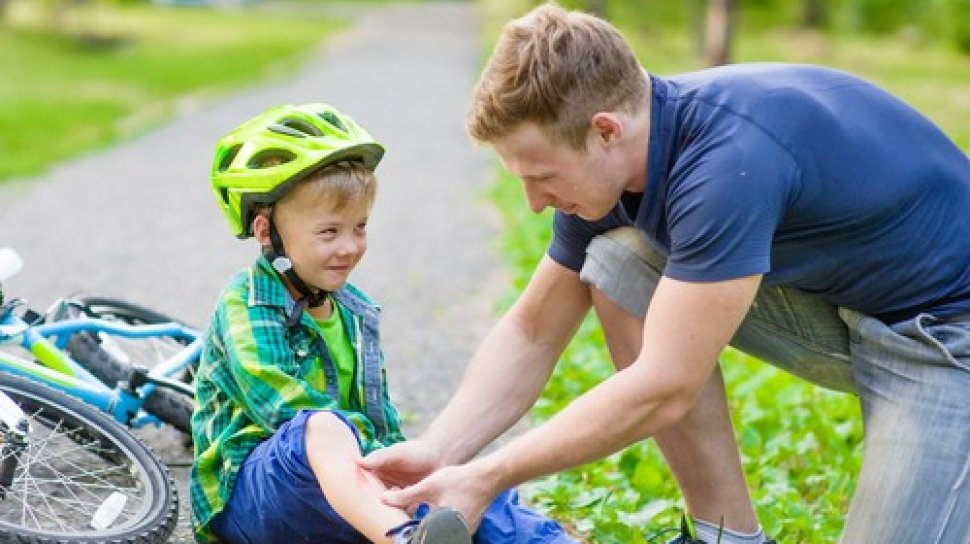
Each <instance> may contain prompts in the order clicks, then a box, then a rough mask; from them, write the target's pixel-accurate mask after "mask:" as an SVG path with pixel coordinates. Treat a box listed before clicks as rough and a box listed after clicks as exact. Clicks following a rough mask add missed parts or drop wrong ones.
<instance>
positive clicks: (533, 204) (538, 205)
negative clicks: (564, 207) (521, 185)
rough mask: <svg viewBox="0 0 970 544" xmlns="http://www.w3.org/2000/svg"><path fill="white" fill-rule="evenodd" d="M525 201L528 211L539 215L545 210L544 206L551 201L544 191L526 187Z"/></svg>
mask: <svg viewBox="0 0 970 544" xmlns="http://www.w3.org/2000/svg"><path fill="white" fill-rule="evenodd" d="M525 199H526V200H527V201H528V202H529V209H531V210H532V212H533V213H539V212H541V211H542V210H544V209H546V206H548V205H549V204H550V202H551V201H552V199H551V197H550V196H549V195H548V194H547V193H546V192H545V191H544V190H542V189H538V188H535V187H528V186H526V188H525Z"/></svg>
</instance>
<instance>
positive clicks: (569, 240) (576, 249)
mask: <svg viewBox="0 0 970 544" xmlns="http://www.w3.org/2000/svg"><path fill="white" fill-rule="evenodd" d="M624 224H625V223H624V222H623V220H622V219H621V213H620V210H619V205H617V208H614V209H613V210H612V211H611V212H610V213H609V214H607V215H606V217H604V218H602V219H599V220H597V221H586V220H585V219H582V218H580V217H579V216H576V215H567V214H565V213H562V212H561V211H559V210H556V213H555V215H554V216H553V220H552V240H551V241H550V243H549V249H548V250H547V251H546V253H547V254H548V255H549V257H550V258H552V260H554V261H556V262H557V263H559V264H561V265H562V266H564V267H566V268H568V269H570V270H573V271H575V272H579V271H580V270H581V269H582V268H583V263H584V262H586V247H587V246H588V245H589V242H590V240H592V239H593V238H594V237H595V236H597V235H598V234H601V233H604V232H606V231H608V230H611V229H613V228H616V227H619V226H622V225H624Z"/></svg>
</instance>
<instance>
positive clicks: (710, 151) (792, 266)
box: [548, 64, 970, 322]
mask: <svg viewBox="0 0 970 544" xmlns="http://www.w3.org/2000/svg"><path fill="white" fill-rule="evenodd" d="M651 82H652V85H653V96H652V111H651V123H652V125H651V134H650V143H649V155H648V159H647V160H648V165H647V184H646V192H645V193H644V194H642V195H637V194H627V195H625V196H624V198H623V199H622V201H621V202H620V203H618V204H617V206H616V207H615V208H614V209H613V210H612V211H611V212H610V213H609V214H608V215H607V216H606V217H604V218H602V219H600V220H598V221H592V222H588V221H585V220H583V219H581V218H579V217H578V216H570V215H566V214H563V213H562V212H558V211H557V212H556V215H555V220H554V235H553V241H552V244H551V245H550V247H549V250H548V253H549V255H550V256H551V257H552V258H553V259H554V260H555V261H557V262H558V263H560V264H562V265H563V266H566V267H568V268H571V269H573V270H577V271H578V270H579V269H580V268H581V267H582V264H583V261H584V259H585V251H586V246H587V245H588V244H589V241H590V239H591V238H592V237H593V236H595V235H596V234H598V233H601V232H603V231H605V230H608V229H610V228H612V227H615V226H619V225H630V224H632V225H635V226H637V227H638V228H640V229H642V230H643V231H644V232H646V234H647V237H648V239H649V240H650V241H651V242H652V243H653V245H654V246H655V248H656V249H657V250H658V251H659V252H660V253H661V254H663V255H665V256H666V257H667V266H666V268H665V270H664V274H665V275H667V276H669V277H672V278H675V279H679V280H683V281H695V282H707V281H718V280H725V279H731V278H738V277H742V276H747V275H752V274H764V284H765V285H789V286H793V287H796V288H799V289H801V290H804V291H806V292H808V293H813V294H816V295H818V296H819V297H821V298H822V299H824V300H826V301H828V302H830V303H832V304H835V305H839V306H844V307H847V308H851V309H854V310H857V311H860V312H863V313H866V314H870V315H874V316H876V317H879V318H881V319H884V320H885V321H887V322H894V321H899V320H901V319H904V318H908V317H912V316H914V315H916V314H918V313H920V312H924V311H925V312H930V313H933V314H934V315H937V316H940V317H945V316H951V315H955V314H960V313H965V312H970V161H968V158H967V155H966V154H965V153H963V152H962V151H961V150H960V149H959V148H957V147H956V145H955V144H954V143H953V142H952V141H951V140H950V139H948V138H947V137H946V135H945V134H943V133H942V132H941V131H940V130H939V129H938V128H937V127H936V126H934V125H933V123H931V122H930V121H929V120H927V119H926V118H925V117H923V116H922V115H921V114H919V113H918V112H917V111H915V110H914V109H912V108H911V107H909V106H907V105H906V104H904V103H903V102H901V101H900V100H898V99H897V98H895V97H893V96H891V95H890V94H888V93H886V92H885V91H882V90H880V89H879V88H877V87H875V86H873V85H872V84H870V83H867V82H865V81H863V80H861V79H859V78H856V77H854V76H851V75H849V74H845V73H843V72H838V71H835V70H831V69H827V68H821V67H815V66H799V65H782V64H749V65H736V66H728V67H722V68H715V69H710V70H703V71H700V72H694V73H689V74H683V75H677V76H673V77H668V78H660V77H655V76H651Z"/></svg>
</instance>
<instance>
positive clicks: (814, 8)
mask: <svg viewBox="0 0 970 544" xmlns="http://www.w3.org/2000/svg"><path fill="white" fill-rule="evenodd" d="M826 22H828V10H827V9H826V5H825V0H805V5H804V9H803V11H802V25H803V26H805V27H807V28H822V27H824V26H825V23H826Z"/></svg>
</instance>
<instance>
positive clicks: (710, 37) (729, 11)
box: [704, 0, 736, 66]
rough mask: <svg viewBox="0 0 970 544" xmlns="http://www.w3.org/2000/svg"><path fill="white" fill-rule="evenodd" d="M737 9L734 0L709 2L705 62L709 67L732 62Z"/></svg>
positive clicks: (705, 34) (705, 36) (705, 37)
mask: <svg viewBox="0 0 970 544" xmlns="http://www.w3.org/2000/svg"><path fill="white" fill-rule="evenodd" d="M735 7H736V6H735V1H734V0H708V2H707V24H706V25H705V29H704V60H705V61H706V62H707V64H708V65H709V66H720V65H722V64H727V63H729V62H731V41H732V40H731V38H732V34H733V33H734V15H735Z"/></svg>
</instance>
